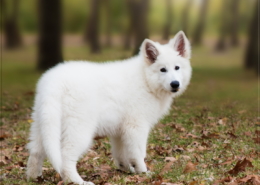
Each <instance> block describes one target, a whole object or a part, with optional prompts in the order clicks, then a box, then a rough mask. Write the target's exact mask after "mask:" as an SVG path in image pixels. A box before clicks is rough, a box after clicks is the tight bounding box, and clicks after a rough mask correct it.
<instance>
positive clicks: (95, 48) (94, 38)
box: [84, 0, 101, 53]
mask: <svg viewBox="0 0 260 185" xmlns="http://www.w3.org/2000/svg"><path fill="white" fill-rule="evenodd" d="M100 2H101V0H91V1H90V7H91V8H90V15H89V20H88V24H87V26H88V27H87V29H86V33H85V37H84V38H85V41H87V42H89V44H90V51H91V52H92V53H99V52H100V51H101V47H100V41H99V20H100V19H99V18H100V17H99V16H100V15H99V14H100Z"/></svg>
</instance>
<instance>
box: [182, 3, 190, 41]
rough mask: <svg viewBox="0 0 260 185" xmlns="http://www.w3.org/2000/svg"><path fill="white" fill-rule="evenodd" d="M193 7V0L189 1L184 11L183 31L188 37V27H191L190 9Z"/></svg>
mask: <svg viewBox="0 0 260 185" xmlns="http://www.w3.org/2000/svg"><path fill="white" fill-rule="evenodd" d="M191 5H192V1H191V0H187V2H186V5H185V7H184V9H183V11H182V31H183V32H184V33H185V35H186V36H188V31H189V30H188V25H189V15H190V8H191Z"/></svg>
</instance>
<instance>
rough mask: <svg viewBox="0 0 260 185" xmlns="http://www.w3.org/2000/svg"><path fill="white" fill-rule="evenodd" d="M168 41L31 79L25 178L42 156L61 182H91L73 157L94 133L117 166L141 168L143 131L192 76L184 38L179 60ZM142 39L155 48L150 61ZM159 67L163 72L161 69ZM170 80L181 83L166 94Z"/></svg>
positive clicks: (37, 170)
mask: <svg viewBox="0 0 260 185" xmlns="http://www.w3.org/2000/svg"><path fill="white" fill-rule="evenodd" d="M178 34H183V36H184V37H185V35H184V33H183V32H179V33H178ZM178 34H177V35H178ZM174 39H175V40H176V38H174ZM174 39H172V40H171V41H170V42H169V44H166V45H160V44H159V43H155V42H153V41H151V40H148V39H146V40H145V41H144V42H143V44H142V46H141V49H140V50H141V51H140V54H139V55H138V56H136V57H133V58H130V59H128V60H124V61H117V62H107V63H91V62H85V61H80V62H74V61H72V62H65V63H62V64H59V65H57V66H56V67H54V68H52V69H50V70H48V71H47V72H46V73H45V74H44V75H43V76H42V77H41V79H40V80H39V82H38V85H37V93H36V98H35V104H34V108H33V114H32V116H33V120H34V122H33V123H32V126H31V133H30V142H29V144H28V149H29V151H30V157H29V160H28V164H27V166H28V169H27V176H28V178H36V177H37V176H40V175H41V174H42V169H41V168H42V163H43V160H44V159H45V158H46V157H47V158H48V159H49V160H50V162H51V164H52V165H53V167H54V169H55V170H56V171H57V172H58V173H60V174H61V176H62V178H63V180H65V181H72V182H75V183H78V184H93V183H91V182H85V181H83V180H82V178H81V177H80V176H79V174H78V172H77V169H76V163H77V160H78V159H79V158H80V156H82V155H83V154H84V153H85V152H86V151H87V150H88V149H89V147H90V146H91V143H92V140H93V138H94V137H95V136H108V137H109V138H110V140H111V144H112V155H113V158H114V160H115V163H116V165H117V166H118V167H119V168H120V169H122V170H131V171H132V172H136V173H139V172H146V171H147V168H146V165H145V162H144V158H145V155H146V143H147V138H148V134H149V131H150V129H151V128H152V127H153V126H154V125H155V124H156V123H157V122H158V120H159V119H161V118H162V116H164V115H165V114H167V113H168V111H169V109H170V106H171V104H172V101H173V98H174V97H176V96H178V95H180V94H181V93H183V92H184V90H185V89H186V87H187V86H188V84H189V81H190V77H191V67H190V62H189V60H188V59H189V58H190V45H189V42H188V40H187V39H186V37H185V49H186V51H185V54H186V55H185V58H184V57H181V56H179V55H178V52H177V51H176V50H175V49H174V47H173V46H174V43H173V42H176V41H174ZM146 42H150V43H152V44H153V45H154V46H155V47H156V49H157V50H158V52H159V55H158V57H157V60H156V61H155V62H154V63H152V62H151V61H149V59H148V58H147V56H146V51H145V48H144V45H145V44H146ZM176 65H178V66H179V67H180V69H179V70H175V69H174V68H175V66H176ZM162 67H164V68H166V69H167V72H166V73H163V72H161V71H160V69H161V68H162ZM175 80H177V81H179V82H180V89H179V91H178V92H176V93H173V92H171V86H170V83H171V82H172V81H175ZM133 166H134V167H133Z"/></svg>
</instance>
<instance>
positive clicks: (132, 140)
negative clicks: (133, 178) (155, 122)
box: [112, 125, 149, 173]
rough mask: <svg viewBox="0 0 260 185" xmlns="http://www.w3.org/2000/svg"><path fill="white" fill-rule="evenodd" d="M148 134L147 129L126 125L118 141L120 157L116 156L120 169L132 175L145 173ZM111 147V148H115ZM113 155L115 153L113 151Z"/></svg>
mask: <svg viewBox="0 0 260 185" xmlns="http://www.w3.org/2000/svg"><path fill="white" fill-rule="evenodd" d="M148 134H149V128H146V127H144V126H133V125H128V126H127V127H126V128H125V129H124V132H123V133H122V135H121V137H120V139H119V140H117V141H120V145H117V146H120V147H119V150H118V151H120V155H118V156H117V161H119V162H118V163H119V166H120V168H123V169H128V170H130V171H131V172H133V173H141V172H146V171H147V167H146V164H145V162H144V158H145V156H146V143H147V138H148ZM116 143H117V142H115V143H112V145H113V144H116ZM117 146H116V147H117ZM116 147H115V146H112V148H114V149H115V148H116ZM114 153H116V151H115V150H114Z"/></svg>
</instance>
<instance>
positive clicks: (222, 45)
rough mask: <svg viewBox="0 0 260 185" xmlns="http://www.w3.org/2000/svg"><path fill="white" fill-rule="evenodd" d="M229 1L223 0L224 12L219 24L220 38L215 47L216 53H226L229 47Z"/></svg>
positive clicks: (221, 14)
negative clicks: (227, 42)
mask: <svg viewBox="0 0 260 185" xmlns="http://www.w3.org/2000/svg"><path fill="white" fill-rule="evenodd" d="M228 5H229V1H227V0H222V10H221V13H220V18H219V21H220V24H219V26H220V27H219V38H218V41H217V43H216V46H215V50H216V51H224V50H225V49H226V47H227V45H226V37H227V34H228V27H229V13H230V12H229V8H228V7H229V6H228Z"/></svg>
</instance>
